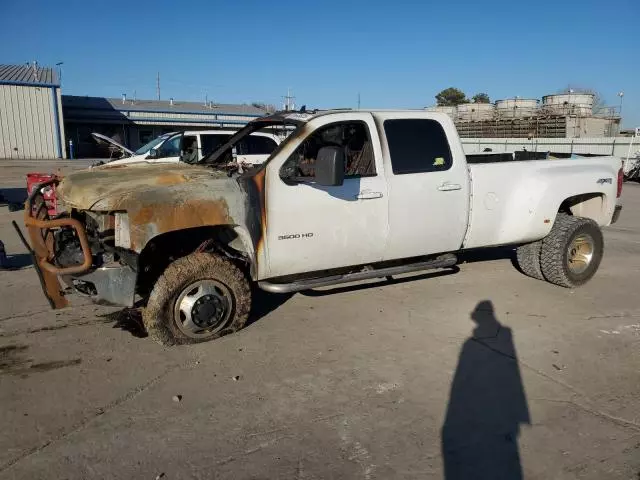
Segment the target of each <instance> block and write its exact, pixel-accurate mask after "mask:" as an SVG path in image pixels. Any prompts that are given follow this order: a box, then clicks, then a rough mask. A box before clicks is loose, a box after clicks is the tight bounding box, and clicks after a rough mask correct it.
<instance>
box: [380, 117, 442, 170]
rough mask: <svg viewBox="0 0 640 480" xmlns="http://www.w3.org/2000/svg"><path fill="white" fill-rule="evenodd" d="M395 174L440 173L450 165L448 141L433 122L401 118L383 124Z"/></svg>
mask: <svg viewBox="0 0 640 480" xmlns="http://www.w3.org/2000/svg"><path fill="white" fill-rule="evenodd" d="M384 133H385V136H386V137H387V145H388V146H389V155H390V156H391V168H392V170H393V174H394V175H406V174H411V173H425V172H443V171H446V170H449V169H450V168H451V165H452V163H453V162H452V157H451V149H450V148H449V140H448V139H447V135H446V133H445V131H444V129H443V128H442V125H441V124H440V123H439V122H437V121H436V120H430V119H425V118H401V119H389V120H385V121H384Z"/></svg>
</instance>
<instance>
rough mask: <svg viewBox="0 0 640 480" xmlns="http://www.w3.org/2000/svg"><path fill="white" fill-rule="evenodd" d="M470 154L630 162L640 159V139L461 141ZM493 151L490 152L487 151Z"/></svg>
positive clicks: (500, 139)
mask: <svg viewBox="0 0 640 480" xmlns="http://www.w3.org/2000/svg"><path fill="white" fill-rule="evenodd" d="M461 140H462V147H463V148H464V152H465V153H467V154H471V153H481V152H485V151H491V152H496V153H513V152H516V151H523V150H526V151H529V152H553V153H575V154H577V155H580V154H592V155H614V156H616V157H621V158H627V157H635V156H637V155H640V137H599V138H531V139H527V138H462V139H461ZM487 149H490V150H487Z"/></svg>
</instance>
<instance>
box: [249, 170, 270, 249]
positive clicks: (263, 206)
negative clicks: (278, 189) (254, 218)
mask: <svg viewBox="0 0 640 480" xmlns="http://www.w3.org/2000/svg"><path fill="white" fill-rule="evenodd" d="M266 176H267V170H266V169H265V168H263V169H262V170H260V171H259V172H258V173H257V174H256V175H255V176H254V177H253V182H254V183H255V185H256V189H257V191H258V205H255V206H254V205H252V207H254V208H255V207H258V209H259V210H258V211H259V212H260V233H259V235H260V236H259V237H258V239H257V241H256V247H255V248H256V259H257V258H258V256H257V254H258V252H260V251H261V250H262V249H263V248H264V239H265V237H266V235H267V203H266V189H265V188H264V187H265V180H266Z"/></svg>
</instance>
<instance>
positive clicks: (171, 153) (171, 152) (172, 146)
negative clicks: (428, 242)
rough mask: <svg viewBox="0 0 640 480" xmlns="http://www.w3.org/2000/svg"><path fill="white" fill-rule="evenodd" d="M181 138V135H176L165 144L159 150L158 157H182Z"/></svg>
mask: <svg viewBox="0 0 640 480" xmlns="http://www.w3.org/2000/svg"><path fill="white" fill-rule="evenodd" d="M180 138H181V135H174V136H173V137H171V138H169V139H167V140H166V141H165V142H163V143H162V145H160V147H159V148H158V157H160V158H164V157H177V156H178V155H180Z"/></svg>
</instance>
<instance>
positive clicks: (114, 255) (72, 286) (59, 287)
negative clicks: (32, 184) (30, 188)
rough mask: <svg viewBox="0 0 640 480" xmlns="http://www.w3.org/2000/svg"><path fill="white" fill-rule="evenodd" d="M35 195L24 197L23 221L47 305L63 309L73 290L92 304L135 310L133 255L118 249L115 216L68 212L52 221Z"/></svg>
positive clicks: (110, 213)
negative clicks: (128, 307) (91, 301)
mask: <svg viewBox="0 0 640 480" xmlns="http://www.w3.org/2000/svg"><path fill="white" fill-rule="evenodd" d="M59 181H60V179H58V178H55V179H53V180H51V181H50V182H47V183H53V184H58V183H59ZM43 186H46V185H41V187H43ZM39 191H41V188H38V189H35V190H34V192H33V193H32V194H31V195H30V196H29V198H28V199H27V203H26V206H25V207H26V208H25V218H24V223H25V227H26V228H27V232H28V235H29V239H30V243H31V250H32V254H33V257H34V266H35V268H36V271H37V272H38V276H39V277H40V280H41V283H42V287H43V290H44V293H45V296H46V297H47V299H48V301H49V303H50V305H51V307H52V308H63V307H65V306H67V304H68V301H67V298H66V297H65V293H69V292H71V291H75V292H77V293H80V294H83V295H86V296H87V297H89V298H91V300H93V301H94V302H96V303H104V304H109V305H121V306H133V303H134V297H135V287H136V277H137V273H136V271H137V255H136V254H135V252H131V251H128V250H127V249H123V248H120V247H118V246H116V235H115V232H116V222H117V220H116V218H117V217H118V214H117V213H114V212H93V211H81V210H77V209H71V210H70V211H67V212H65V213H63V214H60V215H56V216H55V217H50V216H49V213H48V212H47V208H46V205H45V202H44V199H43V198H42V195H41V194H39Z"/></svg>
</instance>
